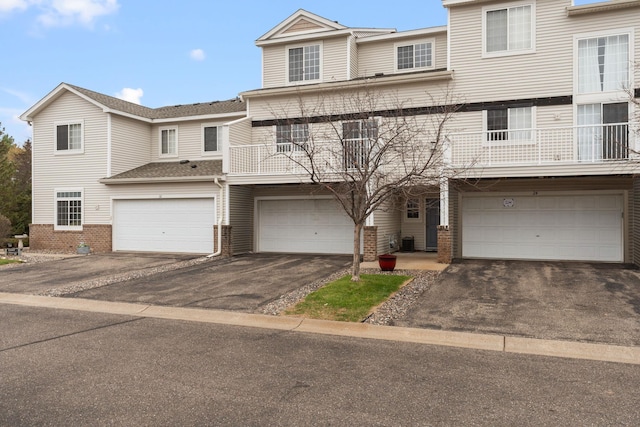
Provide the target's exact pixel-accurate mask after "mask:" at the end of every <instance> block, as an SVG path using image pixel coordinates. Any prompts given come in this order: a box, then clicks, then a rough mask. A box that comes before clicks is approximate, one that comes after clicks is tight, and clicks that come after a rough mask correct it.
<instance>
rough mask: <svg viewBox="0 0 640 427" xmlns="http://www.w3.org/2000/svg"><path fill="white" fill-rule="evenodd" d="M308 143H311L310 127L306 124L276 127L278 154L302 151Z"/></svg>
mask: <svg viewBox="0 0 640 427" xmlns="http://www.w3.org/2000/svg"><path fill="white" fill-rule="evenodd" d="M307 141H309V125H308V124H306V123H300V124H290V125H289V124H287V125H277V126H276V149H277V151H278V153H284V152H287V151H302V150H303V149H304V146H305V144H306V143H307Z"/></svg>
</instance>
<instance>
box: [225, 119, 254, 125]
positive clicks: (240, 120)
mask: <svg viewBox="0 0 640 427" xmlns="http://www.w3.org/2000/svg"><path fill="white" fill-rule="evenodd" d="M246 120H251V117H243V118H241V119H238V120H233V121H231V122H227V123H225V126H233V125H236V124H238V123H242V122H244V121H246Z"/></svg>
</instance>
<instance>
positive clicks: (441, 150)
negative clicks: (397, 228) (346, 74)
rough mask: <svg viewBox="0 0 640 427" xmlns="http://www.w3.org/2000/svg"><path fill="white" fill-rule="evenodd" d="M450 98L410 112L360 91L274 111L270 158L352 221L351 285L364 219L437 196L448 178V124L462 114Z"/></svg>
mask: <svg viewBox="0 0 640 427" xmlns="http://www.w3.org/2000/svg"><path fill="white" fill-rule="evenodd" d="M448 94H449V91H448V90H447V93H446V94H445V96H443V97H441V98H440V102H439V105H440V106H439V107H419V108H417V107H407V106H405V104H407V103H406V102H403V101H401V100H400V99H399V97H398V96H397V94H389V93H385V92H382V91H380V90H371V89H370V88H368V87H366V86H363V87H360V88H359V89H357V90H352V91H344V90H343V91H340V93H325V94H323V95H321V96H316V97H308V96H306V97H305V96H303V95H300V96H299V97H298V98H297V100H296V101H297V104H296V105H286V106H282V105H280V106H279V108H280V109H279V110H277V111H276V110H275V109H274V108H272V109H271V112H272V114H273V115H274V117H276V120H275V122H276V135H275V140H276V149H275V152H274V153H273V158H274V159H278V158H282V157H286V158H287V159H288V163H289V165H290V166H291V168H290V169H289V172H296V171H297V172H298V173H300V174H302V175H303V176H306V179H307V180H308V181H310V182H311V183H313V184H315V185H316V186H317V187H319V188H322V189H324V190H326V191H328V192H329V193H330V194H331V195H332V196H333V198H334V199H335V200H336V201H337V202H338V204H339V205H340V207H341V208H342V209H343V210H344V212H345V213H346V214H347V215H348V216H349V218H351V220H352V221H353V224H354V230H353V266H352V272H351V275H352V276H351V280H353V281H359V280H360V252H361V248H360V242H361V235H362V230H363V227H364V226H365V225H366V221H367V218H369V216H371V215H372V214H373V213H374V212H375V211H377V210H380V209H383V207H384V206H385V204H387V202H390V201H392V200H394V198H398V199H402V198H406V197H415V196H417V195H420V194H424V193H426V192H428V191H433V189H434V188H437V187H438V186H439V185H440V183H441V182H442V180H443V179H447V178H449V177H450V176H449V175H451V173H452V170H451V169H450V168H447V167H446V155H447V147H446V125H447V123H448V122H449V120H450V119H451V117H452V114H453V113H454V112H455V111H456V109H457V107H456V104H454V103H451V102H448V101H450V96H448ZM428 98H430V99H431V101H432V102H431V105H434V104H435V102H433V99H432V98H431V97H428ZM443 99H444V100H445V102H442V100H443ZM272 107H273V106H272Z"/></svg>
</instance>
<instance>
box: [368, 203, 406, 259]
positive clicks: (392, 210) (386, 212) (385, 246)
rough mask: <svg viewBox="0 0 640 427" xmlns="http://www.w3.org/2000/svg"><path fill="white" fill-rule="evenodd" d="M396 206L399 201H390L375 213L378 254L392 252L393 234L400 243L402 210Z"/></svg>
mask: <svg viewBox="0 0 640 427" xmlns="http://www.w3.org/2000/svg"><path fill="white" fill-rule="evenodd" d="M396 207H397V201H395V200H393V201H388V202H386V203H385V204H384V206H383V208H382V209H381V210H378V211H376V212H374V213H373V222H374V225H375V226H377V227H378V246H377V249H378V254H386V253H389V252H391V248H390V247H389V239H390V238H392V237H393V236H395V239H396V241H397V242H398V244H400V239H401V238H402V236H401V235H400V212H399V211H398V209H396Z"/></svg>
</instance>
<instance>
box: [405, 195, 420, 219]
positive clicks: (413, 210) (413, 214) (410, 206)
mask: <svg viewBox="0 0 640 427" xmlns="http://www.w3.org/2000/svg"><path fill="white" fill-rule="evenodd" d="M407 218H408V219H418V218H420V204H419V202H418V200H416V199H410V200H408V201H407Z"/></svg>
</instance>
